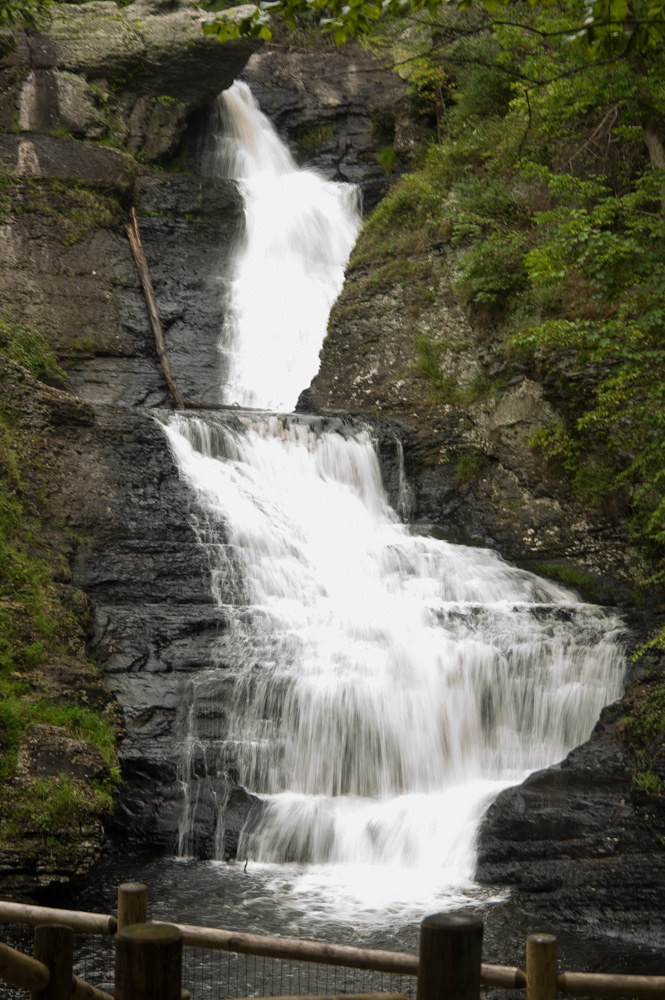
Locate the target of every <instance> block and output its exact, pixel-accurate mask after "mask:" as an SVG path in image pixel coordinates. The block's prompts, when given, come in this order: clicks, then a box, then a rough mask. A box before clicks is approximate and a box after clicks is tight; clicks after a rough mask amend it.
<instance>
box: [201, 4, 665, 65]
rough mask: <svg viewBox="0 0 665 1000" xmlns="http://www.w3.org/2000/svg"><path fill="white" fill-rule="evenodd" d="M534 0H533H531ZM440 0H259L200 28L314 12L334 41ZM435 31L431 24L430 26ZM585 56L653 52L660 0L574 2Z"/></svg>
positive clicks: (664, 9)
mask: <svg viewBox="0 0 665 1000" xmlns="http://www.w3.org/2000/svg"><path fill="white" fill-rule="evenodd" d="M530 2H533V3H535V0H530ZM444 4H445V0H382V2H381V3H379V2H378V0H349V2H348V3H347V0H260V2H259V3H258V4H257V5H256V8H255V10H253V11H250V10H247V9H246V8H245V9H243V10H242V13H239V12H238V11H237V10H233V9H231V10H222V11H220V13H218V14H217V15H216V16H215V17H210V18H208V19H207V20H206V21H205V22H204V24H203V31H204V34H208V35H216V36H217V38H218V39H219V40H220V42H226V41H228V40H229V39H233V38H239V37H241V36H248V37H250V38H262V39H265V40H266V41H270V39H271V37H272V30H271V16H277V17H279V18H280V19H281V20H283V21H284V22H285V23H286V24H287V25H288V27H289V28H291V29H294V28H295V27H296V26H297V20H298V17H299V16H300V15H303V14H305V15H309V16H312V15H313V16H315V17H317V18H318V23H319V27H320V28H321V29H322V30H323V31H326V32H329V33H330V34H331V35H332V37H333V38H334V40H335V43H336V44H337V45H342V44H343V43H344V42H345V41H346V40H347V38H349V37H355V36H362V35H367V34H368V33H369V32H370V31H371V30H372V27H373V25H374V24H375V22H376V21H378V20H379V19H380V18H385V17H391V16H395V15H396V16H398V17H406V18H413V17H414V15H416V16H417V15H418V14H419V13H420V12H422V13H423V14H425V15H428V16H429V17H430V18H431V19H432V20H433V21H435V19H436V18H437V15H440V11H441V8H442V7H444ZM472 5H473V0H456V2H455V6H456V7H457V8H458V9H459V10H466V9H468V8H470V7H472ZM483 7H484V8H485V10H486V11H487V12H489V13H490V14H492V15H495V14H497V12H501V10H502V8H503V7H508V8H509V11H508V16H510V14H511V13H512V4H511V3H510V0H483ZM433 34H434V36H435V37H436V29H434V30H433ZM566 41H567V42H568V44H574V45H575V46H576V47H577V48H578V49H579V50H580V51H581V52H582V53H583V54H584V56H586V57H587V58H592V59H596V60H598V61H600V60H601V59H607V58H610V59H611V58H613V57H615V58H616V57H623V56H627V55H629V54H634V53H637V52H640V53H650V52H658V50H659V48H660V47H662V45H663V42H664V41H665V0H637V2H636V3H634V4H632V5H630V6H629V4H628V0H585V2H584V5H582V4H577V5H576V17H575V20H574V22H573V23H572V24H571V25H570V26H569V30H568V33H567V35H566Z"/></svg>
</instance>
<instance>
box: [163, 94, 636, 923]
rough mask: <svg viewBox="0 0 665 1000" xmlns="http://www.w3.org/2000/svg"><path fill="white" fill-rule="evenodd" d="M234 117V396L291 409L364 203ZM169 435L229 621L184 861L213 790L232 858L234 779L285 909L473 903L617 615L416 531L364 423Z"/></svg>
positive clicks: (196, 728) (234, 106)
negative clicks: (358, 205)
mask: <svg viewBox="0 0 665 1000" xmlns="http://www.w3.org/2000/svg"><path fill="white" fill-rule="evenodd" d="M223 105H224V108H225V109H226V110H225V114H226V132H225V133H224V137H223V138H222V139H219V140H218V141H217V143H216V151H214V156H215V157H217V160H218V161H219V162H221V163H222V164H223V166H222V167H220V169H224V170H225V171H226V172H227V173H229V172H230V173H234V172H235V173H237V174H239V175H240V176H241V177H242V180H241V189H242V190H243V194H244V196H245V199H246V212H247V225H248V232H247V237H246V240H245V242H244V243H243V245H242V246H241V247H240V248H239V251H238V261H237V267H236V275H235V280H234V285H233V292H232V303H231V306H232V308H231V320H230V324H229V328H230V335H231V345H232V352H234V354H233V361H232V365H231V370H232V373H233V374H232V377H231V383H232V386H233V388H232V390H231V394H232V395H233V394H235V396H237V397H238V398H239V400H240V401H242V402H244V403H249V402H252V403H260V404H261V405H263V406H265V407H266V409H270V408H279V407H290V406H292V405H293V403H294V402H295V399H296V398H297V394H298V392H299V391H300V390H301V389H302V388H304V387H305V386H306V385H307V384H308V381H309V379H310V377H311V375H312V374H313V373H314V371H315V368H316V356H317V354H318V350H319V348H320V344H321V341H322V337H323V335H324V332H325V318H326V316H327V310H328V309H329V307H330V303H331V301H332V299H333V298H334V295H335V294H336V290H338V289H339V285H340V283H341V271H342V268H343V266H344V260H345V259H346V255H348V252H349V247H350V242H351V240H352V234H353V232H354V231H355V226H356V224H357V217H356V215H355V213H354V210H353V208H352V205H353V198H352V196H351V194H350V192H348V191H341V192H340V191H339V190H337V189H336V186H335V185H332V184H330V183H329V182H326V181H323V180H322V179H321V178H318V177H316V175H312V174H308V173H307V172H303V171H297V170H296V168H295V166H294V164H293V161H292V160H291V158H290V155H289V154H288V152H287V151H286V149H285V148H284V147H283V146H282V145H281V144H280V142H279V140H278V138H277V136H276V135H275V133H274V131H273V130H272V128H271V127H270V126H269V123H267V122H266V120H265V119H264V118H263V116H262V115H261V114H260V112H259V111H258V109H257V108H256V106H255V105H254V103H253V101H252V99H251V95H250V93H249V91H248V89H247V88H246V87H244V86H242V85H238V84H236V85H234V87H233V88H232V89H231V91H229V92H227V93H226V94H225V95H223ZM210 155H213V154H212V153H211V154H210ZM315 192H317V193H316V194H315ZM264 213H265V214H264ZM310 223H311V228H310ZM285 262H286V266H285V267H282V266H281V264H283V263H285ZM287 281H288V285H287ZM294 281H297V282H300V281H302V282H303V283H304V285H305V286H306V287H305V290H304V291H302V292H301V291H298V290H296V289H295V288H294V285H293V282H294ZM315 295H316V296H318V297H319V299H320V301H319V302H318V304H317V305H316V308H312V310H311V311H310V310H309V305H310V298H313V297H315ZM294 301H295V310H294V309H293V306H294ZM277 303H281V304H280V305H278V304H277ZM227 333H229V331H227ZM305 342H306V343H305ZM301 354H302V355H306V357H304V358H301ZM229 398H230V397H229ZM164 430H165V433H166V435H167V437H168V440H169V442H170V445H171V448H172V451H173V454H174V457H175V459H176V461H177V463H178V467H179V469H180V472H181V475H182V476H183V477H184V478H185V480H186V481H187V482H188V483H189V484H190V486H191V488H192V491H193V495H194V497H195V498H196V510H197V512H198V513H197V519H196V526H197V531H198V534H199V539H200V541H201V544H202V545H205V546H206V550H207V552H208V556H209V563H210V568H211V581H212V589H213V593H214V596H215V599H216V600H217V601H218V603H219V605H220V607H222V608H223V609H224V617H225V621H227V622H228V626H227V627H226V628H225V630H224V631H223V632H222V633H221V634H220V636H219V639H218V641H217V645H216V648H215V661H216V664H217V665H216V667H215V668H214V669H211V670H206V671H201V672H200V674H199V676H198V677H195V678H194V679H193V680H192V681H191V682H190V688H189V690H188V692H187V695H186V697H183V709H182V720H183V724H182V731H181V738H182V761H183V767H182V773H181V779H182V781H183V785H184V787H185V790H186V795H187V801H186V808H185V810H184V812H183V819H182V823H181V831H180V833H181V837H180V846H181V850H182V851H183V852H185V853H186V851H187V849H188V845H189V844H190V843H191V823H192V816H193V813H194V806H195V805H196V803H197V801H198V800H199V798H200V796H201V795H202V794H203V791H204V790H205V794H206V795H208V797H209V798H210V799H211V801H212V803H213V805H212V807H213V808H214V809H215V810H216V812H217V836H216V841H217V844H218V848H219V849H220V850H221V844H222V843H223V840H224V830H225V809H224V802H225V800H224V795H223V788H222V786H223V779H224V776H225V775H228V774H229V773H232V774H234V775H237V778H238V780H239V782H240V783H241V784H242V785H244V786H245V787H246V788H247V789H248V790H249V791H250V792H252V793H254V794H255V795H257V796H258V797H259V798H260V806H257V807H256V808H254V809H253V811H252V812H251V813H250V815H249V819H248V821H247V822H246V824H245V827H244V829H243V831H242V833H241V837H240V844H239V855H242V857H243V858H250V859H252V863H253V864H255V863H256V864H260V865H264V866H268V867H270V866H274V873H275V880H276V882H275V885H276V887H277V888H278V889H279V891H280V893H281V895H282V898H284V897H285V896H288V897H289V899H290V900H291V901H292V903H293V901H294V900H297V899H298V898H300V897H302V896H303V895H304V894H307V899H308V904H307V905H308V907H309V909H310V910H311V912H315V911H319V912H321V913H323V914H328V915H330V914H332V913H334V914H336V915H337V916H340V915H343V916H345V917H346V918H348V919H349V920H353V921H357V920H360V919H363V918H365V919H369V920H374V921H375V922H381V920H382V919H385V918H386V917H387V916H389V915H391V914H392V915H394V914H395V913H397V912H399V913H401V914H404V913H405V912H407V911H408V910H409V908H410V907H414V906H415V907H417V912H422V909H423V907H424V906H425V905H432V906H436V907H438V908H443V907H445V906H446V905H453V903H454V902H455V901H457V902H459V899H460V898H465V897H464V896H463V894H464V893H465V892H466V893H469V892H472V891H473V885H472V883H473V869H474V839H475V831H476V829H477V826H478V823H479V820H480V817H481V815H482V813H483V811H484V809H485V808H486V806H487V804H488V803H489V802H490V801H491V800H492V798H493V797H494V796H496V794H497V793H498V791H500V790H501V789H502V788H505V787H507V786H508V785H510V784H514V783H517V782H519V781H521V780H523V778H524V777H525V776H526V775H527V774H529V773H530V772H531V771H532V770H534V769H536V768H541V767H544V766H547V765H549V764H551V763H553V762H555V761H557V760H560V759H561V758H562V757H564V756H565V754H566V753H567V752H568V751H569V750H570V749H571V748H572V747H574V746H575V745H577V744H579V743H580V742H582V741H583V740H585V739H586V738H587V737H588V736H589V734H590V732H591V730H592V728H593V725H594V724H595V721H596V720H597V718H598V715H599V712H600V710H601V708H602V707H603V705H605V704H607V703H608V702H609V701H611V700H613V699H614V698H616V697H617V696H618V695H619V693H620V690H621V683H622V669H623V658H622V650H621V646H620V631H621V623H620V621H619V620H618V619H617V618H616V617H615V616H613V615H612V614H611V613H610V612H608V611H607V610H605V609H602V608H598V607H594V606H590V605H586V604H583V603H581V602H580V601H579V600H578V599H577V598H576V597H575V595H574V594H573V593H572V592H570V591H568V590H567V589H565V588H563V587H561V586H559V585H557V584H555V583H552V582H549V581H545V580H542V579H539V578H538V577H537V576H535V575H533V574H531V573H528V572H525V571H523V570H519V569H517V568H515V567H512V566H510V565H509V564H508V563H506V562H505V561H503V560H502V559H501V558H500V557H499V556H498V555H496V554H494V553H493V552H491V551H488V550H484V549H479V548H468V547H465V546H459V545H453V544H450V543H446V542H442V541H438V540H435V539H433V538H429V537H422V536H418V535H415V534H412V533H411V531H410V530H409V528H408V527H407V526H405V525H404V524H403V523H401V521H400V519H399V517H398V515H397V514H396V513H395V512H394V511H393V510H392V509H391V507H390V506H389V503H388V501H387V499H386V496H385V493H384V489H383V486H382V480H381V471H380V467H379V463H378V459H377V454H376V451H375V448H374V445H373V441H372V435H371V431H370V430H369V429H368V428H367V427H364V426H363V425H362V423H361V422H355V423H353V422H351V421H346V422H345V421H341V420H337V421H333V420H331V419H326V418H317V417H297V416H286V415H281V416H280V415H276V414H274V413H267V412H266V413H263V414H252V413H249V412H242V411H239V412H237V413H233V414H216V415H214V416H209V415H206V416H205V417H203V416H201V415H190V414H185V415H183V414H178V415H175V416H174V415H172V416H170V417H168V418H166V417H165V418H164ZM401 478H402V479H403V476H402V477H401ZM400 494H401V497H400V508H401V511H402V513H403V512H404V511H406V510H408V508H409V506H410V502H411V498H410V496H409V491H408V485H407V484H406V483H405V482H402V481H401V482H400ZM220 856H221V854H220ZM460 893H461V894H462V897H460ZM379 911H380V913H379ZM363 915H364V916H363Z"/></svg>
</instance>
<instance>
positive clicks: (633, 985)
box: [0, 882, 665, 1000]
mask: <svg viewBox="0 0 665 1000" xmlns="http://www.w3.org/2000/svg"><path fill="white" fill-rule="evenodd" d="M469 919H470V920H471V924H472V925H473V926H471V924H469V923H468V921H469ZM430 920H433V921H434V923H433V924H431V923H429V921H430ZM451 920H452V921H453V924H452V925H451V924H450V921H451ZM455 920H462V918H461V917H454V916H453V915H450V914H448V915H445V914H438V915H436V916H435V917H434V918H427V919H426V920H425V921H423V924H422V925H421V953H420V955H419V956H418V955H411V954H406V953H403V952H389V951H378V950H375V949H365V948H353V947H350V946H347V945H336V944H327V943H325V942H317V941H304V940H301V939H298V938H281V937H271V936H268V935H259V934H246V933H241V932H237V931H229V930H223V929H219V928H213V927H198V926H195V925H192V924H175V923H170V924H166V923H165V922H162V921H152V922H150V923H148V922H147V893H146V888H145V886H144V885H142V884H141V883H136V882H130V883H124V884H123V885H122V886H120V888H119V891H118V919H117V920H116V918H115V917H113V916H110V915H101V914H94V913H85V912H81V911H76V910H57V909H52V908H50V907H43V906H28V905H24V904H22V903H7V902H0V923H13V924H27V925H28V926H33V927H35V928H36V929H37V930H36V934H37V932H38V931H39V928H41V927H43V926H44V925H46V924H52V923H53V922H54V921H57V922H58V923H59V924H64V925H67V927H68V928H71V929H72V930H75V931H78V932H81V933H84V934H100V935H107V936H108V935H112V934H116V961H117V960H118V953H119V951H122V950H123V949H124V952H125V953H126V954H129V953H130V952H131V953H132V954H134V951H132V949H134V950H135V951H136V952H137V953H138V952H141V953H145V954H147V951H146V948H148V950H149V948H150V947H153V946H152V945H151V944H149V943H148V944H147V945H146V942H150V941H152V940H153V937H152V935H156V937H155V938H154V940H157V939H159V938H160V935H162V936H163V935H164V934H166V937H168V936H169V934H171V935H175V936H176V937H177V938H178V940H179V942H180V944H179V947H180V949H181V948H182V945H191V946H194V947H198V948H209V949H214V950H218V951H226V952H232V953H235V954H244V955H256V956H263V957H265V958H273V959H287V960H291V961H296V962H311V963H316V964H319V965H329V966H341V967H344V968H348V969H360V970H368V971H373V972H383V973H389V974H393V975H401V976H404V975H406V976H414V977H416V976H417V977H418V1000H428V997H427V993H431V994H432V998H433V995H434V993H436V989H434V990H433V992H432V988H430V987H428V986H427V985H426V983H427V981H428V980H427V976H425V978H423V971H422V970H423V968H424V966H425V965H429V964H430V962H431V959H430V957H428V956H431V955H432V954H434V951H436V949H434V950H433V948H432V946H431V945H430V946H428V945H426V944H424V943H423V942H425V941H426V940H427V938H428V935H431V934H434V935H435V937H436V935H437V934H442V935H443V937H441V938H437V940H438V942H439V943H438V944H437V946H436V947H437V948H443V949H444V950H446V949H447V952H448V954H449V955H454V956H459V954H461V952H460V947H459V944H458V943H454V942H455V941H457V942H459V940H461V939H459V938H455V934H456V933H457V930H458V929H459V928H457V925H455V923H454V922H455ZM437 921H438V923H437ZM465 921H466V922H465ZM137 926H138V927H139V928H140V927H143V928H144V930H142V931H139V932H136V931H132V930H131V928H136V927H137ZM459 926H460V927H462V928H463V930H464V933H467V932H468V934H469V935H470V936H469V938H468V942H471V941H472V938H473V939H474V940H476V944H475V945H473V947H472V946H471V943H469V949H470V950H469V955H476V953H477V957H478V962H479V966H478V971H479V981H478V985H479V986H491V987H498V988H503V989H524V990H526V1000H555V998H556V995H557V991H558V992H560V993H565V994H568V995H569V996H598V997H635V998H636V1000H665V976H631V975H611V974H608V973H588V972H562V973H559V972H558V968H557V964H558V962H557V945H556V938H554V937H553V936H552V935H548V934H532V935H529V937H528V938H527V947H526V973H525V972H523V971H522V970H521V969H518V968H515V967H512V966H502V965H487V964H485V963H480V961H479V959H480V952H479V950H478V945H477V938H478V921H477V920H475V918H464V920H462V924H461V925H459ZM127 927H129V928H130V931H131V933H130V935H129V939H131V940H130V943H129V944H127V940H128V938H127V935H126V934H125V929H126V928H127ZM168 928H170V930H168ZM117 932H118V933H117ZM460 933H461V931H460ZM132 935H133V936H132ZM446 935H448V938H446ZM450 935H452V937H450ZM474 935H475V938H474V937H473V936H474ZM480 937H481V938H482V925H480ZM136 941H138V942H139V943H138V944H136ZM122 942H124V943H122ZM442 942H444V943H445V942H447V943H445V947H444V943H442ZM154 947H157V946H154ZM423 949H424V951H423ZM153 951H154V948H153ZM19 954H20V953H18V952H14V950H13V949H11V948H8V947H7V946H6V945H0V980H2V979H4V980H5V981H7V982H10V983H12V984H13V985H17V986H22V985H24V983H25V986H24V988H27V989H31V990H33V994H34V993H35V992H36V989H37V988H36V987H34V986H33V985H32V983H33V982H36V979H35V977H37V976H39V975H41V976H42V977H43V974H44V971H43V970H44V969H45V965H44V964H43V963H40V962H39V961H38V960H36V959H39V955H38V954H37V952H35V955H36V958H29V957H28V956H25V955H20V957H19V958H18V959H17V958H16V957H15V956H17V955H19ZM145 960H146V961H147V959H145ZM456 960H457V959H455V961H456ZM137 961H139V962H142V961H144V959H143V958H140V959H137ZM475 962H476V960H475V958H469V959H468V964H469V965H470V966H471V965H474V968H475ZM47 971H48V970H47ZM117 974H118V967H117V965H116V976H117ZM430 974H431V968H430ZM127 975H129V973H128V974H127ZM132 975H133V973H132ZM474 975H475V973H474ZM440 976H444V972H440ZM12 977H14V978H12ZM16 977H19V978H21V977H22V982H18V980H17V978H16ZM30 977H32V978H30ZM472 978H473V977H472ZM174 979H175V977H174V976H172V977H171V981H173V980H174ZM28 980H29V982H28ZM154 980H155V977H154V976H149V977H148V980H147V981H148V982H149V983H150V984H151V985H150V988H152V985H154ZM146 989H148V987H146ZM445 992H446V994H449V993H450V989H449V987H448V986H446V989H445ZM453 992H455V991H454V990H453ZM471 993H472V995H473V1000H477V998H478V991H477V989H476V988H475V986H474V987H473V990H472V991H471ZM70 995H71V996H72V997H73V998H74V1000H113V998H111V997H110V996H109V994H107V993H104V992H103V991H102V990H98V989H96V988H95V987H93V986H91V985H89V984H87V983H84V982H83V981H82V980H79V979H78V978H77V977H75V976H74V977H73V979H72V992H71V994H70ZM124 995H126V996H128V995H129V994H127V992H125V994H124ZM152 996H153V994H152V993H150V992H149V991H148V992H146V993H145V997H146V1000H147V998H148V997H152ZM372 996H373V995H372ZM384 996H385V1000H389V997H388V994H385V995H384ZM137 997H138V994H137ZM142 997H143V995H141V1000H142ZM367 997H368V1000H369V997H370V995H367ZM115 1000H123V994H122V993H121V992H119V991H118V985H117V986H116V998H115ZM321 1000H323V998H321ZM393 1000H396V998H393ZM448 1000H454V998H453V997H452V994H451V996H450V997H449V998H448ZM459 1000H464V998H459ZM469 1000H471V997H470V998H469Z"/></svg>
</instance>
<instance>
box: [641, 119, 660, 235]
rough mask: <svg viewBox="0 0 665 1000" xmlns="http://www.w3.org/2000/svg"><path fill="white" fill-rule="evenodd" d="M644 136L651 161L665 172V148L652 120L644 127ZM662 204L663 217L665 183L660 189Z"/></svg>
mask: <svg viewBox="0 0 665 1000" xmlns="http://www.w3.org/2000/svg"><path fill="white" fill-rule="evenodd" d="M642 135H643V136H644V142H645V145H646V147H647V149H648V150H649V159H650V160H651V162H652V163H653V165H654V167H658V169H659V170H665V146H664V145H663V140H662V139H661V137H660V135H659V134H658V132H657V131H656V126H655V125H654V123H653V121H652V120H651V119H648V120H647V121H646V122H645V124H644V125H643V126H642ZM660 203H661V208H662V211H663V215H665V183H664V184H663V186H662V187H661V189H660Z"/></svg>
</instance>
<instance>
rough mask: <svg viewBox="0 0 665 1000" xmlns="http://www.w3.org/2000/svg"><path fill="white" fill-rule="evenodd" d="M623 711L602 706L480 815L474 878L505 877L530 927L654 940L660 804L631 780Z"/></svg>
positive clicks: (662, 929) (662, 871)
mask: <svg viewBox="0 0 665 1000" xmlns="http://www.w3.org/2000/svg"><path fill="white" fill-rule="evenodd" d="M638 683H639V682H638ZM623 711H624V709H623V708H622V705H621V702H617V703H616V705H614V706H611V707H610V708H608V709H606V710H605V711H604V713H603V715H602V717H601V721H600V722H599V723H598V725H597V726H596V729H595V731H594V733H593V735H592V737H591V739H590V740H589V741H588V742H587V743H585V744H583V745H582V746H581V747H578V748H577V749H576V750H573V751H572V753H570V754H569V756H568V757H567V758H566V760H564V761H563V762H562V763H561V764H558V765H556V766H555V767H551V768H547V770H545V771H539V772H537V773H536V774H533V775H531V777H529V778H528V779H527V780H526V781H525V782H524V783H523V784H522V785H520V786H518V787H516V788H510V789H507V790H506V791H505V792H502V794H501V795H500V796H499V797H498V799H497V800H496V801H495V802H494V804H493V805H492V806H490V808H489V809H488V811H487V814H486V816H485V819H484V820H483V824H482V827H481V830H480V836H479V854H478V866H477V871H476V877H477V878H478V880H479V881H481V882H485V883H489V884H492V885H497V884H499V885H506V886H509V887H510V889H511V905H512V906H514V907H515V908H517V909H519V910H520V911H521V912H522V914H523V915H524V916H525V918H526V919H527V920H528V921H530V922H531V924H532V926H535V925H538V926H548V925H549V926H556V927H562V928H564V929H565V928H567V927H568V928H570V929H571V930H579V929H580V928H583V929H584V933H585V934H586V935H588V936H589V937H594V936H598V937H604V938H612V937H614V938H615V939H616V940H617V941H621V942H623V943H624V944H626V943H631V944H634V945H640V946H641V947H646V948H648V947H649V946H652V947H654V946H656V947H657V946H658V945H659V942H662V940H663V935H664V934H665V915H664V914H663V910H662V899H661V896H662V885H663V878H664V877H665V851H663V844H662V837H663V830H664V829H665V803H663V801H662V797H653V796H650V795H648V794H645V793H644V792H642V791H640V790H639V789H638V788H636V786H635V783H634V780H633V769H634V766H635V765H634V760H633V758H632V757H631V754H630V751H629V748H628V747H627V746H626V743H625V741H624V740H623V739H622V736H621V723H620V719H621V716H622V715H623Z"/></svg>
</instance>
